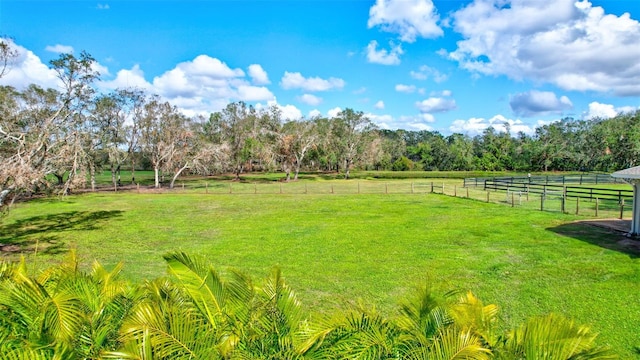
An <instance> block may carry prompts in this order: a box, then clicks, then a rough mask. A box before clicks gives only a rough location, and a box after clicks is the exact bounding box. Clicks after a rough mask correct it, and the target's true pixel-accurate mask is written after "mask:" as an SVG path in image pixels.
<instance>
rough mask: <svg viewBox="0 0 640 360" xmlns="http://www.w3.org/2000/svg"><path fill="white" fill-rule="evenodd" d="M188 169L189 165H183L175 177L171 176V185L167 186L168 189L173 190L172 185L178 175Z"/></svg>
mask: <svg viewBox="0 0 640 360" xmlns="http://www.w3.org/2000/svg"><path fill="white" fill-rule="evenodd" d="M188 167H189V163H186V164H184V166H183V167H181V168H180V169H179V170H178V171H177V172H176V174H175V175H173V178H172V179H171V183H170V184H169V189H173V184H175V182H176V179H177V178H178V176H180V174H182V172H183V171H184V170H185V169H186V168H188Z"/></svg>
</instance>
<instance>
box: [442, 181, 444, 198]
mask: <svg viewBox="0 0 640 360" xmlns="http://www.w3.org/2000/svg"><path fill="white" fill-rule="evenodd" d="M442 195H444V183H442Z"/></svg>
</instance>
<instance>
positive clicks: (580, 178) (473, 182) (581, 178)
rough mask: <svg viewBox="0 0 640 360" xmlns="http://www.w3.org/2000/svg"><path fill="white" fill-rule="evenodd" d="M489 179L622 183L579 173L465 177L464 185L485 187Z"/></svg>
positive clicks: (606, 177)
mask: <svg viewBox="0 0 640 360" xmlns="http://www.w3.org/2000/svg"><path fill="white" fill-rule="evenodd" d="M487 181H505V182H510V183H513V184H517V183H520V184H531V183H536V184H579V185H583V184H596V185H597V184H621V183H624V182H623V181H622V180H621V179H617V178H614V177H612V176H611V175H609V174H579V175H533V176H501V177H479V178H465V179H464V186H465V187H466V186H473V187H483V188H484V187H485V183H486V182H487Z"/></svg>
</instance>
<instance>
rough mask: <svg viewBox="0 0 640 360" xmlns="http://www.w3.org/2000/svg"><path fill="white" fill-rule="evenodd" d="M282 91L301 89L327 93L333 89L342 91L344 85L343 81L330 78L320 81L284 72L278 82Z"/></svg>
mask: <svg viewBox="0 0 640 360" xmlns="http://www.w3.org/2000/svg"><path fill="white" fill-rule="evenodd" d="M280 85H281V86H282V88H283V89H285V90H288V89H302V90H306V91H327V90H333V89H342V88H343V87H344V85H345V82H344V80H342V79H339V78H334V77H330V78H329V79H322V78H320V77H310V78H305V77H304V76H302V74H300V73H299V72H294V73H291V72H288V71H285V72H284V76H283V77H282V79H281V80H280Z"/></svg>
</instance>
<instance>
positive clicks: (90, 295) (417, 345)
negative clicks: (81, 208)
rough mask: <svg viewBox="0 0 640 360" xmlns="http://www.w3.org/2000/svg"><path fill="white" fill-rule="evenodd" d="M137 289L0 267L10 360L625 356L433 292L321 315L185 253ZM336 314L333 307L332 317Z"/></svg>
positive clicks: (116, 279) (99, 269)
mask: <svg viewBox="0 0 640 360" xmlns="http://www.w3.org/2000/svg"><path fill="white" fill-rule="evenodd" d="M164 259H165V261H166V262H167V265H168V269H169V273H170V276H169V277H161V278H156V279H154V280H147V281H145V282H144V283H142V284H138V285H134V284H131V283H129V282H127V281H125V280H123V279H122V278H121V277H120V272H121V270H122V267H123V265H122V263H120V264H118V265H116V266H115V267H114V268H113V269H112V270H110V271H109V270H107V269H105V268H104V267H103V266H102V265H100V264H99V263H97V262H95V263H94V264H93V266H92V268H91V270H90V271H87V272H85V271H82V270H80V269H79V267H80V266H79V262H78V259H77V258H76V257H75V253H74V252H71V253H70V256H69V258H68V259H67V260H66V261H65V262H63V263H62V264H60V265H57V266H52V267H50V268H48V269H47V270H45V271H43V272H42V273H41V274H40V275H38V276H34V275H31V274H30V273H29V272H28V271H27V264H26V263H25V262H24V259H23V261H22V263H20V264H16V263H7V262H1V263H0V357H2V358H3V359H16V360H17V359H31V360H39V359H477V360H481V359H549V360H552V359H553V360H565V359H616V358H618V357H617V356H616V354H615V353H614V352H613V351H612V350H611V349H610V348H607V347H603V346H600V345H599V344H598V342H597V335H596V334H595V333H594V332H592V331H591V330H590V329H589V328H588V327H586V326H582V325H579V324H576V323H574V322H573V321H571V320H568V319H566V318H564V317H562V316H559V315H554V314H551V315H547V316H541V317H535V318H530V319H528V320H526V321H525V322H523V323H522V324H520V325H518V326H515V327H514V328H512V329H510V330H507V331H503V330H501V329H500V326H499V322H498V307H497V306H496V305H493V304H484V303H483V302H482V301H481V300H480V299H478V298H477V297H476V296H475V295H473V294H472V293H471V292H455V291H452V292H449V293H446V294H444V295H439V294H437V293H435V292H433V291H432V289H431V287H430V286H429V285H428V284H426V285H423V286H422V287H420V288H419V289H417V290H416V292H415V294H413V295H411V296H408V297H406V298H405V299H404V300H403V301H401V302H400V304H401V305H400V306H399V308H398V311H397V313H396V314H394V315H392V316H385V315H383V314H381V313H379V312H377V311H375V310H373V309H369V308H366V307H365V306H364V305H360V306H359V307H357V308H352V309H347V310H345V311H341V312H338V313H336V314H335V315H333V316H331V315H326V314H324V315H320V314H315V315H314V316H312V315H311V314H309V313H307V312H306V311H305V310H304V308H303V307H302V305H301V304H300V302H299V301H298V299H297V297H296V294H295V292H294V291H293V290H292V289H291V288H290V287H289V286H288V285H287V284H286V282H285V281H284V278H283V276H282V274H281V272H280V271H279V270H278V269H274V270H273V271H272V273H271V275H270V276H269V277H268V278H267V279H266V281H264V283H263V284H262V285H261V286H258V285H256V284H255V283H254V282H253V281H252V279H251V278H249V277H248V276H246V275H244V274H243V273H241V272H239V271H237V270H228V271H219V270H217V269H215V268H214V267H213V266H212V265H211V264H210V263H208V262H207V261H206V260H204V259H202V258H199V257H196V256H189V255H187V254H185V253H181V252H173V253H169V254H166V255H164ZM325 310H327V309H325Z"/></svg>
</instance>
